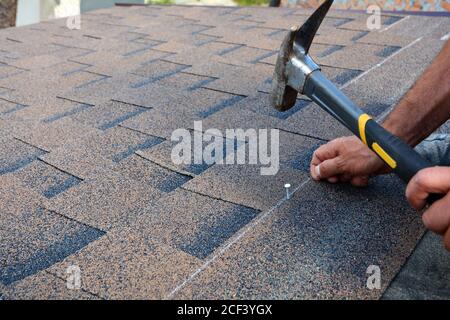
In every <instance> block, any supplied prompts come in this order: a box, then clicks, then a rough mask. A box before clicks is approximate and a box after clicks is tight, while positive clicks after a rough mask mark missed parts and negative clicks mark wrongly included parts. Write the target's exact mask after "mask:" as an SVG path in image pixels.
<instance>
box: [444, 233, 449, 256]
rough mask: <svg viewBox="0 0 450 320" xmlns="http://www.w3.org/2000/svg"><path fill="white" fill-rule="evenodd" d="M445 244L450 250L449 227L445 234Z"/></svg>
mask: <svg viewBox="0 0 450 320" xmlns="http://www.w3.org/2000/svg"><path fill="white" fill-rule="evenodd" d="M444 246H445V249H447V250H448V251H450V228H448V229H447V232H446V233H445V235H444Z"/></svg>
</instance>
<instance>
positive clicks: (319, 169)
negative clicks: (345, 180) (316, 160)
mask: <svg viewBox="0 0 450 320" xmlns="http://www.w3.org/2000/svg"><path fill="white" fill-rule="evenodd" d="M315 173H316V174H317V175H318V177H319V179H327V178H332V177H337V176H339V175H340V174H342V173H344V172H343V170H342V165H341V159H340V158H339V157H336V158H333V159H329V160H325V161H323V162H322V163H321V164H319V165H317V166H316V169H315ZM336 182H337V178H336Z"/></svg>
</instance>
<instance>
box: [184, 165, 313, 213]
mask: <svg viewBox="0 0 450 320" xmlns="http://www.w3.org/2000/svg"><path fill="white" fill-rule="evenodd" d="M260 167H261V166H259V165H252V166H250V165H246V166H243V165H221V166H213V167H211V168H210V169H208V170H206V171H205V172H203V174H202V175H200V176H199V177H196V178H194V179H192V180H191V181H189V182H188V183H186V184H185V185H184V188H186V189H188V190H191V191H194V192H198V193H201V194H204V195H208V196H211V197H213V198H217V199H223V200H226V201H230V202H233V203H237V204H241V205H244V206H248V207H251V208H255V209H259V210H268V209H270V208H271V207H273V206H275V205H276V204H277V202H278V201H279V200H280V199H282V198H283V197H284V196H285V195H286V191H285V189H284V185H285V184H286V183H290V184H291V185H292V188H295V187H297V186H298V185H299V184H300V181H302V180H304V179H305V178H306V176H307V175H306V174H305V173H302V172H299V171H296V170H293V169H290V168H287V167H284V166H283V167H281V168H280V169H279V171H278V173H276V175H269V176H263V175H261V172H260ZM242 176H245V177H246V179H245V180H243V179H241V177H242Z"/></svg>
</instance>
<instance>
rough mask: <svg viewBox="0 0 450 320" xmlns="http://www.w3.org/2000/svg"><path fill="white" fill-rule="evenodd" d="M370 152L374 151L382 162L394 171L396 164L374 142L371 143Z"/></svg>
mask: <svg viewBox="0 0 450 320" xmlns="http://www.w3.org/2000/svg"><path fill="white" fill-rule="evenodd" d="M372 150H373V151H375V152H376V153H377V154H378V155H379V156H380V157H381V159H383V160H384V162H386V163H387V164H388V166H389V167H391V168H392V169H395V168H396V167H397V162H396V161H395V160H394V159H392V157H391V156H390V155H389V154H388V153H387V152H386V151H384V149H383V148H382V147H381V146H380V145H379V144H378V143H376V142H374V143H372Z"/></svg>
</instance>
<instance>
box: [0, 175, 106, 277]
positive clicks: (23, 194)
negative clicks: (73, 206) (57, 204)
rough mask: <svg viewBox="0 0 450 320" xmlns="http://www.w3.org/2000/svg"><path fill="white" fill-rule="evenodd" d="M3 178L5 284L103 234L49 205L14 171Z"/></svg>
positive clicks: (0, 193) (61, 257)
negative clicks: (53, 210) (17, 176)
mask: <svg viewBox="0 0 450 320" xmlns="http://www.w3.org/2000/svg"><path fill="white" fill-rule="evenodd" d="M0 179H1V182H2V183H1V187H0V188H1V189H0V190H1V192H0V197H1V201H2V204H3V206H2V210H1V211H0V215H1V217H2V219H1V224H0V229H1V234H2V239H4V241H5V242H4V243H3V244H4V245H2V249H1V251H2V254H1V255H0V256H1V257H2V258H1V260H0V263H1V268H0V270H1V272H0V281H1V282H2V283H3V284H4V285H9V284H11V283H13V282H16V281H18V280H21V279H23V278H25V277H27V276H30V275H33V274H35V273H37V272H38V271H40V270H43V269H46V268H48V267H49V266H51V265H52V264H54V263H56V262H57V261H59V260H62V259H63V258H64V257H66V256H67V255H69V254H71V253H73V252H75V251H77V250H79V249H80V248H82V247H83V246H85V245H86V244H87V243H89V242H91V241H93V240H95V239H97V238H98V237H100V236H101V235H102V232H100V231H99V230H97V229H94V228H90V227H88V226H86V225H83V224H81V223H78V222H76V221H74V220H70V219H67V218H66V217H64V216H62V215H60V214H58V213H56V212H52V211H49V210H47V209H45V208H44V207H43V206H42V205H43V203H42V201H41V199H42V197H40V196H39V195H38V194H37V193H35V192H33V191H32V190H30V189H28V188H27V187H26V186H25V185H23V184H22V182H21V181H20V179H16V178H15V177H12V176H10V175H5V176H2V177H1V178H0Z"/></svg>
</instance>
